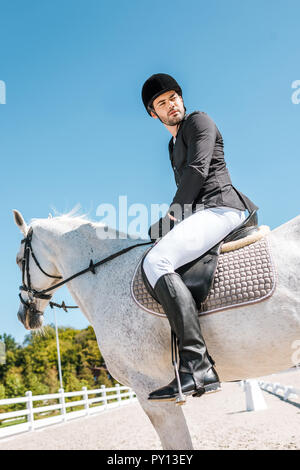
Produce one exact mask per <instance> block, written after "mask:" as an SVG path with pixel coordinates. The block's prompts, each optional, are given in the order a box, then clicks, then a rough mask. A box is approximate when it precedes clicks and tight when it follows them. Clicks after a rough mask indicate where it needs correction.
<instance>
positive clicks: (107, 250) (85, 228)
mask: <svg viewBox="0 0 300 470" xmlns="http://www.w3.org/2000/svg"><path fill="white" fill-rule="evenodd" d="M66 225H67V222H66ZM73 225H74V221H73ZM103 236H106V237H107V238H105V239H103ZM135 243H139V241H137V240H132V239H130V238H128V237H127V236H126V234H123V233H121V232H118V231H114V230H113V229H111V228H108V230H107V231H106V232H103V230H101V225H100V224H96V223H93V222H81V224H79V225H78V226H76V225H75V226H72V224H71V227H70V230H68V226H66V227H65V228H64V229H63V230H59V231H58V232H57V233H56V234H54V232H53V233H52V245H54V246H55V252H56V264H57V267H58V270H59V272H60V274H61V275H62V276H63V277H64V278H66V277H68V276H70V275H73V274H74V273H76V272H78V271H81V270H82V269H85V268H87V267H88V265H89V263H90V260H93V262H94V263H96V262H97V261H100V260H102V259H104V258H106V257H107V256H109V255H111V254H113V253H116V252H118V251H120V250H122V249H124V248H126V247H127V246H131V245H133V244H135Z"/></svg>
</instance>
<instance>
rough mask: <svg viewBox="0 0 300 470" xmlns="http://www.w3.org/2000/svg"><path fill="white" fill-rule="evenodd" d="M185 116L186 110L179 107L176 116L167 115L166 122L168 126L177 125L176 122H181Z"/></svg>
mask: <svg viewBox="0 0 300 470" xmlns="http://www.w3.org/2000/svg"><path fill="white" fill-rule="evenodd" d="M183 117H184V111H183V110H181V109H179V110H178V113H177V114H176V116H167V119H166V121H165V124H166V125H167V126H176V124H179V123H180V122H181V121H182V119H183Z"/></svg>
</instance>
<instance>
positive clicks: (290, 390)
mask: <svg viewBox="0 0 300 470" xmlns="http://www.w3.org/2000/svg"><path fill="white" fill-rule="evenodd" d="M258 385H259V386H260V388H261V389H262V390H266V391H267V392H271V393H274V394H275V395H278V396H280V397H282V398H283V400H285V401H286V400H288V398H289V396H291V395H292V396H294V397H295V396H296V397H298V398H300V390H299V389H297V388H295V387H292V386H291V385H282V384H280V383H277V382H276V383H272V382H263V381H262V380H259V381H258Z"/></svg>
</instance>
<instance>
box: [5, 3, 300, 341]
mask: <svg viewBox="0 0 300 470" xmlns="http://www.w3.org/2000/svg"><path fill="white" fill-rule="evenodd" d="M299 13H300V4H299V1H297V0H285V1H282V0H276V2H274V1H271V0H259V1H258V0H251V1H244V2H240V1H238V0H226V2H225V1H223V0H211V1H210V2H206V1H202V0H197V1H195V0H188V1H186V2H182V1H178V0H172V1H170V0H165V1H164V2H161V1H157V0H152V2H151V3H150V2H146V1H145V0H139V1H136V0H131V1H129V2H125V1H123V0H115V1H111V2H104V1H102V0H84V1H83V0H59V1H57V0H52V1H51V2H50V1H49V0H48V1H43V2H41V1H39V0H36V1H34V0H28V1H27V2H24V1H23V0H22V1H17V0H9V1H8V0H6V1H5V0H1V1H0V44H1V48H0V80H2V81H4V82H5V84H6V104H0V152H1V162H2V165H1V186H0V191H1V198H0V207H1V220H2V227H1V231H0V237H1V268H0V281H1V285H2V296H1V306H0V318H1V323H0V334H1V333H4V332H6V333H10V334H12V335H13V336H14V337H15V338H16V339H17V341H19V342H22V341H23V338H24V335H25V334H26V331H25V330H24V328H23V326H22V325H21V324H19V322H18V320H17V317H16V312H17V309H18V296H17V294H18V286H19V285H20V282H21V277H20V273H19V271H18V268H17V266H16V264H15V255H16V252H17V250H18V247H19V241H20V239H21V235H20V232H19V231H18V230H17V228H16V226H15V225H14V222H13V218H12V212H11V211H12V209H15V208H16V209H18V210H20V211H21V212H22V214H23V215H24V217H25V219H26V220H30V219H31V218H32V217H47V216H48V213H49V211H51V209H52V208H53V207H55V208H56V209H57V210H58V211H60V212H66V211H69V210H70V209H72V208H73V207H74V206H75V205H76V204H78V203H79V204H80V205H81V208H82V212H88V213H89V214H90V218H91V219H93V220H97V216H96V209H97V207H98V205H99V204H101V203H111V204H114V205H116V207H117V205H118V198H119V196H120V195H126V196H127V199H128V205H130V204H133V203H142V204H145V205H146V206H147V207H149V208H150V204H151V203H162V202H165V203H169V202H171V200H172V198H173V196H174V193H175V183H174V180H173V174H172V170H171V167H170V163H169V158H168V153H167V144H168V140H169V138H170V134H169V133H168V132H167V130H166V129H165V128H164V127H163V126H162V125H161V124H160V123H159V122H158V121H157V120H153V119H151V118H150V117H148V115H147V114H146V112H145V110H144V108H143V104H142V102H141V98H140V93H141V87H142V84H143V82H144V81H145V80H146V79H147V78H148V76H150V75H152V74H153V73H158V72H165V73H169V74H171V75H173V76H174V77H175V78H176V79H177V81H178V82H179V83H180V84H181V86H182V89H183V96H184V100H185V105H186V107H187V111H188V112H192V111H194V110H197V109H198V110H201V111H205V112H206V113H208V114H209V115H210V116H211V117H212V118H213V119H214V121H215V122H216V124H217V126H218V127H219V129H220V131H221V133H222V135H223V138H224V144H225V157H226V162H227V165H228V168H229V170H230V174H231V177H232V180H233V183H234V185H235V186H236V187H237V188H239V189H240V190H241V191H242V192H243V193H245V194H246V195H248V196H249V197H250V198H251V199H252V200H253V201H254V202H255V203H256V204H257V205H258V206H259V208H260V209H259V222H260V224H267V225H269V226H270V227H271V229H273V228H275V227H276V226H278V225H280V224H282V223H284V222H286V221H288V220H289V219H291V218H293V217H295V216H297V215H298V214H299V212H300V211H299V203H298V201H299V196H300V189H299V188H300V185H299V173H300V163H299V123H300V104H299V105H296V104H293V103H292V100H291V97H292V94H293V92H294V91H295V90H293V89H292V88H291V86H292V83H293V82H294V81H295V80H300V70H299V63H300V61H299V55H300V54H299V26H300V25H299V17H300V16H299ZM149 222H150V221H149ZM62 299H65V300H66V301H67V302H70V303H72V302H73V301H72V299H71V298H70V296H69V294H68V292H67V290H66V289H61V290H60V291H59V292H58V293H57V294H56V300H57V301H60V300H62ZM58 318H59V323H60V324H64V325H71V326H74V327H77V328H83V327H85V326H87V324H88V323H87V321H86V320H85V318H84V317H83V315H82V314H81V313H80V312H77V311H75V310H74V311H70V313H68V314H66V313H64V312H63V313H61V312H58ZM46 321H47V322H48V321H50V322H51V321H53V314H52V312H51V310H50V309H48V310H47V312H46Z"/></svg>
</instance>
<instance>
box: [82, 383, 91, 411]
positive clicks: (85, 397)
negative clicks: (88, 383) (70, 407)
mask: <svg viewBox="0 0 300 470" xmlns="http://www.w3.org/2000/svg"><path fill="white" fill-rule="evenodd" d="M82 390H83V396H84V408H85V414H86V415H87V416H88V415H89V414H90V408H89V396H88V393H87V387H82Z"/></svg>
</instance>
